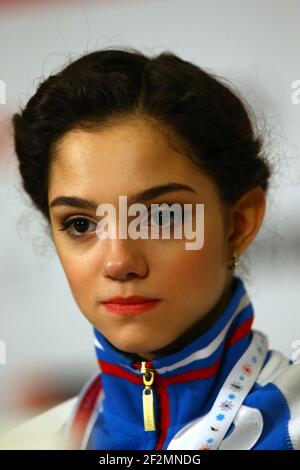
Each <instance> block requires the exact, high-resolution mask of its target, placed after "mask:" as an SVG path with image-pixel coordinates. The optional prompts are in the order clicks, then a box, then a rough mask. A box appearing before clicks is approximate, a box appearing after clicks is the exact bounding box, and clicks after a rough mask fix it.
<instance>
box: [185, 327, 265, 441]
mask: <svg viewBox="0 0 300 470" xmlns="http://www.w3.org/2000/svg"><path fill="white" fill-rule="evenodd" d="M267 352H268V340H267V337H266V336H265V335H264V334H263V333H261V332H259V331H256V330H253V337H252V340H251V343H250V345H249V347H248V348H247V350H246V351H245V352H244V354H243V355H242V356H241V357H240V359H239V360H238V361H237V362H236V364H235V365H234V367H233V369H232V370H231V372H230V373H229V375H228V376H227V378H226V380H225V382H224V384H223V386H222V388H221V390H220V391H219V393H218V395H217V398H216V400H215V402H214V404H213V406H212V408H211V410H210V412H209V413H208V414H207V415H206V417H205V420H204V423H203V428H201V436H199V439H198V440H197V441H196V445H195V444H194V447H193V449H194V450H195V449H197V450H217V449H218V448H219V446H220V444H221V442H222V440H223V438H224V436H225V434H226V432H227V430H228V429H229V427H230V425H231V423H232V421H233V420H234V418H235V416H236V414H237V412H238V410H239V408H240V406H241V404H242V402H243V401H244V399H245V397H246V396H247V394H248V392H249V391H250V389H251V388H252V386H253V385H254V383H255V381H256V379H257V377H258V375H259V372H260V371H261V368H262V366H263V364H264V361H265V358H266V355H267Z"/></svg>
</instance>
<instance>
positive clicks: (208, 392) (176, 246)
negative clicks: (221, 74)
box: [13, 49, 300, 450]
mask: <svg viewBox="0 0 300 470" xmlns="http://www.w3.org/2000/svg"><path fill="white" fill-rule="evenodd" d="M13 124H14V135H15V150H16V154H17V157H18V159H19V168H20V173H21V175H22V179H23V184H24V189H25V191H26V192H27V193H28V194H29V195H30V197H31V199H32V201H33V203H34V204H35V206H36V208H37V209H38V210H40V211H41V213H42V214H43V215H44V216H45V218H46V220H47V221H48V222H49V228H50V232H51V237H52V239H53V242H54V244H55V247H56V251H57V254H58V256H59V259H60V261H61V263H62V266H63V269H64V272H65V274H66V277H67V280H68V283H69V285H70V289H71V291H72V294H73V296H74V299H75V301H76V303H77V304H78V306H79V308H80V310H81V312H82V314H83V315H84V316H85V317H86V319H87V321H89V322H90V324H91V325H92V327H93V334H94V342H95V343H94V344H95V351H96V357H97V370H96V373H95V374H94V376H93V377H91V379H90V380H89V381H88V383H86V385H85V387H84V388H83V389H82V390H81V391H80V393H79V395H78V396H77V397H75V398H74V399H72V400H71V401H70V400H69V401H68V402H66V403H65V405H66V406H67V408H65V410H64V413H62V414H61V413H60V417H61V416H63V419H62V418H60V419H61V421H60V427H59V432H57V433H56V435H57V436H58V437H59V439H58V442H60V445H61V446H62V448H77V449H79V448H81V449H106V450H113V449H136V450H138V449H142V450H147V449H148V450H151V449H213V450H215V449H253V450H256V449H299V448H300V386H299V384H300V366H299V365H296V364H292V362H291V361H290V360H288V359H287V358H286V357H284V356H283V355H282V354H281V353H280V352H278V351H273V350H269V348H268V341H267V337H266V336H265V335H264V334H262V333H260V332H258V331H255V330H253V329H252V323H253V319H254V308H253V304H252V302H251V299H250V297H249V295H248V293H247V290H246V287H245V283H244V281H243V279H242V278H241V277H240V276H238V275H237V274H235V267H236V266H237V265H238V263H239V258H240V257H241V255H243V254H244V253H245V251H246V249H247V248H248V246H249V245H250V244H251V243H252V241H253V240H254V238H255V236H256V234H257V232H258V231H259V228H260V226H261V224H262V221H263V218H264V215H265V209H266V193H267V190H268V187H269V178H270V175H271V168H270V164H269V163H268V162H267V160H266V158H265V155H264V152H263V150H262V139H261V137H260V136H259V135H258V133H257V131H256V130H255V129H254V124H253V122H252V119H251V118H250V111H249V109H247V106H246V104H245V103H243V101H242V99H241V98H240V97H238V94H237V93H236V92H234V91H233V89H231V87H230V86H229V85H225V82H224V81H223V80H222V79H221V78H217V76H215V75H213V74H210V73H208V72H206V71H204V70H203V69H201V68H200V67H198V66H196V65H194V64H192V63H189V62H187V61H184V60H182V59H181V58H179V57H178V56H176V55H175V54H173V53H170V52H164V53H161V54H159V55H158V56H156V57H146V56H145V55H144V54H142V53H140V52H139V51H137V50H135V49H119V50H116V49H114V50H112V49H108V50H100V51H96V52H92V53H89V54H86V55H83V56H82V57H80V58H78V59H77V60H75V61H73V62H72V63H70V64H69V65H67V66H66V67H65V68H64V69H63V70H61V71H60V72H59V73H57V74H55V75H51V76H50V77H49V78H47V79H46V80H45V81H44V82H42V83H41V84H40V85H39V87H38V89H37V91H36V93H35V94H34V96H33V97H32V98H31V99H30V100H29V101H28V103H27V105H26V106H25V107H24V109H23V110H22V111H21V112H20V113H16V114H15V115H14V117H13ZM119 196H123V197H126V198H127V201H128V202H129V206H130V205H132V204H133V203H134V204H139V207H141V205H144V206H145V207H146V209H147V211H148V213H149V217H148V218H146V220H147V223H146V224H145V225H144V229H145V227H146V226H147V227H152V228H154V232H155V233H156V235H159V234H160V228H161V229H162V228H163V227H164V224H161V221H162V220H165V219H163V218H161V215H162V214H160V215H159V217H158V218H157V217H156V216H155V212H154V211H153V213H152V204H154V203H156V204H164V205H165V206H164V207H167V208H168V207H170V206H171V205H172V204H178V206H177V207H179V208H184V207H188V208H190V209H191V208H192V209H191V210H190V211H189V212H187V213H185V212H184V211H182V212H181V213H179V217H178V218H177V217H175V216H174V214H173V218H172V219H171V218H169V221H171V222H170V224H169V228H170V229H171V236H170V237H168V238H163V237H162V236H154V237H148V238H142V237H121V236H116V237H107V238H105V237H103V238H101V237H100V236H99V233H100V230H99V222H100V220H101V217H100V216H99V214H100V212H98V211H97V208H98V207H99V206H101V204H107V205H109V206H110V207H114V208H115V209H116V214H119V213H120V207H119V202H120V199H119ZM197 207H203V208H204V217H203V218H202V219H201V221H200V224H199V223H198V222H199V220H198V219H197V210H196V208H197ZM167 212H168V210H167ZM101 214H102V215H103V213H101ZM128 214H129V213H128ZM131 215H133V213H132V212H131ZM169 215H171V212H170V213H169ZM109 220H110V222H112V219H109ZM115 220H116V219H115ZM122 220H123V219H122ZM188 221H189V222H191V224H192V226H194V225H195V224H196V234H199V233H201V236H203V243H202V245H201V246H200V247H198V248H197V249H187V247H186V242H187V236H182V237H178V238H176V237H173V236H172V232H173V231H175V228H176V226H177V224H178V223H179V222H180V223H182V222H183V224H187V223H188ZM115 223H116V222H115ZM119 223H120V219H119V222H117V225H118V226H119ZM193 224H194V225H193ZM167 225H168V224H167ZM98 366H99V367H98ZM63 406H64V404H62V405H60V407H59V410H60V411H61V410H62V407H63ZM66 409H67V410H68V411H67V413H66ZM55 410H56V413H57V410H58V408H56V409H54V410H50V411H49V412H48V414H47V417H49V416H50V415H51V413H52V415H53V413H55ZM49 413H50V415H49ZM48 430H49V426H48Z"/></svg>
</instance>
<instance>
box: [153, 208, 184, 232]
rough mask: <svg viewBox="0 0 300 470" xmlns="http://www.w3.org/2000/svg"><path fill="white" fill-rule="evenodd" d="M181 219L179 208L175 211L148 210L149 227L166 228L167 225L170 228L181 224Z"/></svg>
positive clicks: (182, 216) (163, 209) (164, 209)
mask: <svg viewBox="0 0 300 470" xmlns="http://www.w3.org/2000/svg"><path fill="white" fill-rule="evenodd" d="M149 218H150V220H149ZM183 218H184V214H183V207H182V206H181V208H179V209H178V208H175V210H174V209H171V208H160V209H158V208H156V209H150V215H149V217H148V220H149V225H152V226H154V227H166V226H169V225H171V226H172V225H174V224H176V223H179V222H180V221H181V223H183Z"/></svg>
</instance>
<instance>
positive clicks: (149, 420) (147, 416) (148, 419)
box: [133, 361, 156, 431]
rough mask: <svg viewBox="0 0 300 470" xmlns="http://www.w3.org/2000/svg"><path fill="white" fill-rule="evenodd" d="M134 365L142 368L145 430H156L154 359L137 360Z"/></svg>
mask: <svg viewBox="0 0 300 470" xmlns="http://www.w3.org/2000/svg"><path fill="white" fill-rule="evenodd" d="M133 367H135V368H136V369H140V371H141V373H142V375H143V383H144V389H143V394H142V403H143V417H144V430H145V431H156V424H155V413H154V395H153V388H152V386H153V383H154V377H155V369H154V368H153V364H152V361H141V362H135V363H134V364H133Z"/></svg>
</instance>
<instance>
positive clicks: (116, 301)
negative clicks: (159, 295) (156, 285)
mask: <svg viewBox="0 0 300 470" xmlns="http://www.w3.org/2000/svg"><path fill="white" fill-rule="evenodd" d="M159 302H160V299H151V298H149V297H141V296H137V295H132V296H130V297H112V298H110V299H108V300H105V301H103V302H102V303H103V305H104V306H105V307H106V308H107V310H109V311H111V312H114V313H118V314H119V315H138V314H140V313H144V312H147V311H148V310H151V309H152V308H154V307H156V306H157V305H158V304H159Z"/></svg>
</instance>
